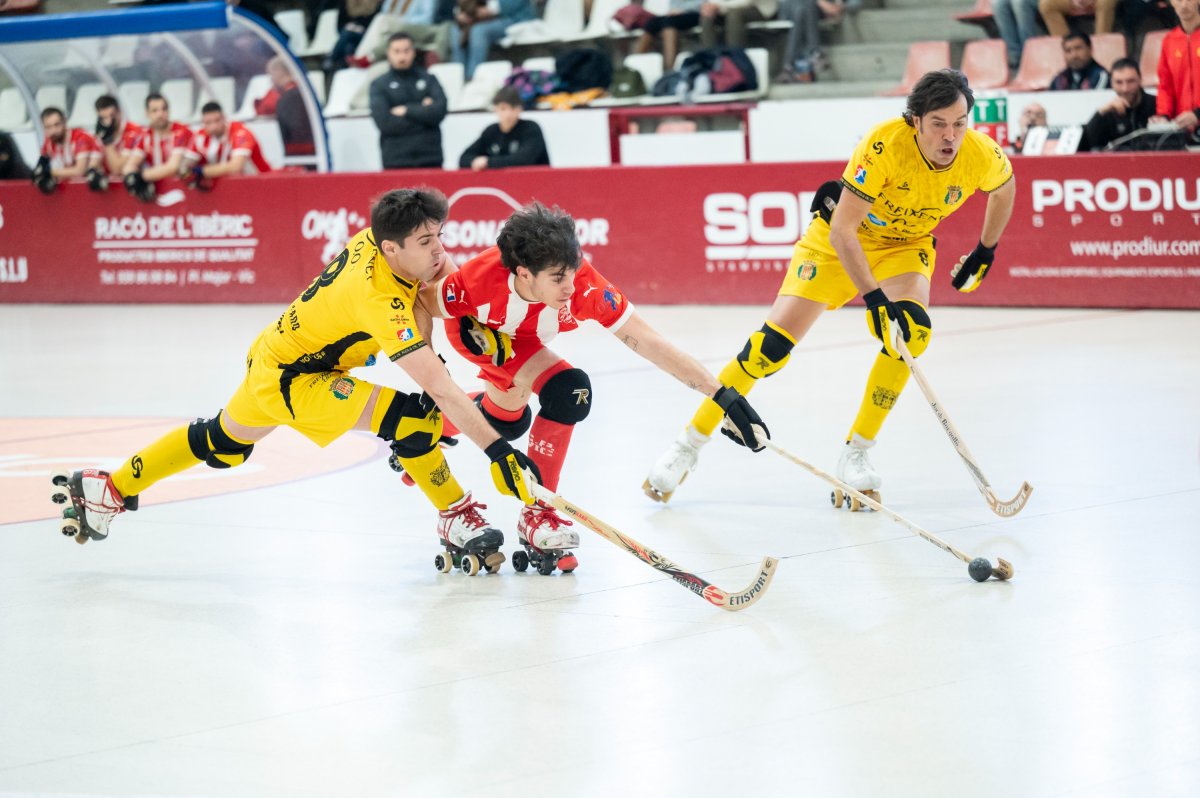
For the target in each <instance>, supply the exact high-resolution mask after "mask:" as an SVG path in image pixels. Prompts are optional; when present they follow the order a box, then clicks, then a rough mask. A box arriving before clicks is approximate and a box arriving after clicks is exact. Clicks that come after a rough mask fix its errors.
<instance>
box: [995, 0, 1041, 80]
mask: <svg viewBox="0 0 1200 798" xmlns="http://www.w3.org/2000/svg"><path fill="white" fill-rule="evenodd" d="M992 19H994V20H996V27H997V28H998V29H999V30H1000V38H1001V39H1003V40H1004V46H1005V48H1006V49H1007V50H1008V68H1009V69H1011V70H1013V71H1016V69H1017V67H1019V66H1020V65H1021V51H1022V50H1024V49H1025V40H1026V39H1029V38H1032V37H1034V36H1037V35H1039V34H1040V33H1041V31H1040V30H1039V29H1038V0H992Z"/></svg>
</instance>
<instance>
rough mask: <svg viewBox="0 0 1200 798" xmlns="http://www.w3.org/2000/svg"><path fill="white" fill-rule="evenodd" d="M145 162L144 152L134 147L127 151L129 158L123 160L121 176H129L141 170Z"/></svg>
mask: <svg viewBox="0 0 1200 798" xmlns="http://www.w3.org/2000/svg"><path fill="white" fill-rule="evenodd" d="M145 162H146V151H145V150H143V149H142V148H141V147H136V148H134V149H132V150H130V151H129V157H128V158H126V159H125V166H124V167H123V168H122V169H121V174H123V175H131V174H133V173H134V172H136V171H138V170H139V169H141V168H142V164H143V163H145Z"/></svg>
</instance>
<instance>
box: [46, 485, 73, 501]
mask: <svg viewBox="0 0 1200 798" xmlns="http://www.w3.org/2000/svg"><path fill="white" fill-rule="evenodd" d="M70 500H71V494H70V493H67V491H65V490H63V489H62V488H55V489H54V492H53V493H51V494H50V501H52V502H54V503H55V504H66V503H67V502H69V501H70Z"/></svg>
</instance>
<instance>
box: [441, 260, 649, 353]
mask: <svg viewBox="0 0 1200 798" xmlns="http://www.w3.org/2000/svg"><path fill="white" fill-rule="evenodd" d="M515 280H516V277H515V276H514V275H513V273H512V272H510V271H509V270H508V269H507V268H505V266H504V264H503V263H502V262H501V261H500V249H499V248H498V247H491V248H490V249H486V250H484V251H483V252H481V253H480V254H479V255H477V256H476V257H474V258H472V259H471V260H469V261H467V262H466V263H465V264H463V266H462V268H460V269H459V270H458V271H456V272H454V273H452V274H448V275H446V276H445V277H443V278H442V280H441V282H439V283H438V286H437V296H438V305H439V306H440V308H441V311H442V313H443V314H445V315H448V316H455V317H457V316H474V317H475V318H477V319H479V321H480V323H482V324H486V325H487V326H488V327H491V328H492V329H493V330H499V331H500V332H504V333H508V334H509V335H511V336H513V337H514V338H523V337H536V338H538V339H539V340H540V341H541V342H542V343H547V342H549V341H550V340H551V339H552V338H554V336H556V335H558V334H559V333H560V332H568V331H570V330H574V329H577V328H578V327H579V324H580V322H583V321H587V320H589V319H591V320H593V321H597V322H599V323H600V324H601V325H602V326H603V327H605V328H606V329H608V330H616V329H618V328H619V327H620V326H621V325H622V324H624V323H625V322H626V321H628V320H629V317H630V316H632V315H633V304H632V303H631V302H630V301H629V300H628V299H626V298H625V295H624V294H622V293H621V292H620V291H619V290H617V288H616V286H614V285H613V284H612V283H610V282H609V281H608V280H606V279H605V278H604V275H602V274H600V272H598V271H596V269H595V267H594V266H592V264H590V263H588V262H587V261H586V260H584V261H581V262H580V264H579V270H578V271H576V272H575V293H573V294H572V295H571V299H570V301H569V302H568V303H567V304H566V305H564V306H563V307H562V309H560V310H553V309H551V308H548V307H546V306H545V305H543V304H542V303H540V302H526V301H525V300H524V299H521V297H520V296H519V295H518V294H517V292H516V290H515V288H514V287H513V286H514V282H515Z"/></svg>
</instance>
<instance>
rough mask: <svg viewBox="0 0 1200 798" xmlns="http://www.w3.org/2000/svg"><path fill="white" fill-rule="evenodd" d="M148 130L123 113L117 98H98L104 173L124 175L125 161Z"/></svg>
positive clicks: (98, 126)
mask: <svg viewBox="0 0 1200 798" xmlns="http://www.w3.org/2000/svg"><path fill="white" fill-rule="evenodd" d="M145 132H146V129H145V128H144V127H142V126H141V125H139V124H138V123H137V122H130V121H129V120H127V119H125V115H124V114H122V113H121V106H120V104H119V103H118V102H117V98H116V97H113V96H112V95H111V94H102V95H100V96H99V97H97V98H96V140H97V141H98V142H99V143H100V146H101V147H103V148H104V171H105V172H107V173H108V174H110V175H124V174H125V161H126V159H128V158H129V153H130V152H132V151H133V148H134V147H136V146H137V143H138V139H140V138H141V137H142V134H143V133H145Z"/></svg>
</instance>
